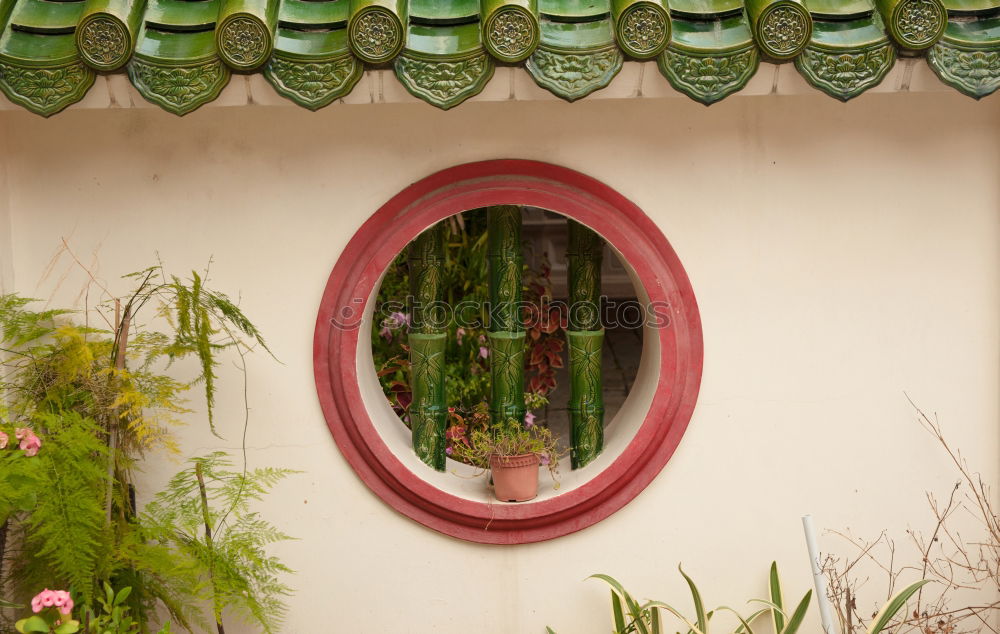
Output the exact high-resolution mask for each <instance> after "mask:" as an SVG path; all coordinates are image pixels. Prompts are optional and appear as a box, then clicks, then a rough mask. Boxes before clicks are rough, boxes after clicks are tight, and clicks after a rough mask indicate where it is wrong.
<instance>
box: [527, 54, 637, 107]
mask: <svg viewBox="0 0 1000 634" xmlns="http://www.w3.org/2000/svg"><path fill="white" fill-rule="evenodd" d="M624 61H625V56H624V55H622V52H621V50H620V49H619V48H618V47H617V46H613V47H609V48H606V49H604V50H601V51H587V52H579V53H563V52H560V51H555V50H548V49H546V48H545V47H544V46H542V47H539V49H538V50H537V51H535V53H534V55H532V56H531V57H529V58H528V63H527V64H526V65H525V67H526V68H527V69H528V72H529V73H531V76H532V77H533V78H534V80H535V83H537V84H538V85H539V86H541V87H542V88H545V89H546V90H548V91H549V92H551V93H552V94H554V95H557V96H559V97H562V98H563V99H565V100H566V101H576V100H577V99H580V98H582V97H586V96H587V95H589V94H590V93H592V92H594V91H595V90H600V89H601V88H604V87H606V86H607V85H608V84H610V83H611V80H612V79H614V78H615V75H617V74H618V71H620V70H621V69H622V63H624Z"/></svg>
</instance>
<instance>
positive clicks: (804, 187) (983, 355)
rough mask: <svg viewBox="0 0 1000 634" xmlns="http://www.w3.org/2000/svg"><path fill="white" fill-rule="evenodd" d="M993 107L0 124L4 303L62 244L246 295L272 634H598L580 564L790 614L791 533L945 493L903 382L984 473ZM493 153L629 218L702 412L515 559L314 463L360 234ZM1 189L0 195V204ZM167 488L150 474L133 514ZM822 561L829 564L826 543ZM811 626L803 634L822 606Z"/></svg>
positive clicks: (349, 109)
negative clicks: (556, 167) (608, 511)
mask: <svg viewBox="0 0 1000 634" xmlns="http://www.w3.org/2000/svg"><path fill="white" fill-rule="evenodd" d="M997 99H998V98H997V97H996V96H994V97H992V98H989V99H986V100H984V101H983V102H979V103H976V102H974V101H972V100H970V99H968V98H965V97H962V96H959V95H957V94H952V93H943V94H917V95H907V94H885V95H866V96H863V97H861V98H859V99H858V100H856V101H855V102H852V103H850V104H847V105H844V104H840V103H838V102H835V101H834V100H832V99H829V98H827V97H823V96H820V95H811V96H802V97H748V98H743V99H738V100H729V101H726V102H723V103H721V104H718V105H715V106H713V107H711V108H705V107H703V106H700V105H698V104H695V103H693V102H688V101H687V100H670V101H667V100H657V99H647V100H621V101H618V100H606V101H599V102H587V101H584V102H581V103H577V104H572V105H569V104H564V103H561V102H533V103H476V104H467V105H465V106H462V107H460V108H458V109H456V110H454V111H451V112H447V113H442V112H438V111H437V110H435V109H433V108H431V107H429V106H426V105H422V104H416V105H405V104H401V105H383V106H347V105H336V106H333V107H330V108H327V109H325V110H323V111H320V112H318V113H309V112H306V111H304V110H299V109H288V108H267V107H246V108H233V109H228V108H215V109H211V110H206V111H203V112H195V113H194V114H191V115H189V116H187V117H185V118H183V119H178V118H176V117H174V116H172V115H168V114H165V113H163V112H160V111H159V110H156V109H150V110H141V111H116V110H107V111H71V112H67V113H64V114H61V115H59V116H56V117H54V118H52V119H49V120H43V119H41V118H38V117H35V116H33V115H30V114H28V113H24V112H5V113H3V115H2V117H0V143H2V144H3V147H2V148H0V156H2V157H3V159H0V160H3V161H5V163H6V171H7V188H8V190H9V201H10V213H11V223H12V225H11V226H12V232H13V233H12V235H13V254H12V263H13V276H14V281H15V284H16V288H17V289H18V290H19V291H20V292H22V293H24V294H28V295H34V296H41V297H46V298H48V297H52V299H53V303H54V304H57V305H63V304H66V303H68V302H72V301H74V299H75V298H76V297H77V294H78V292H79V290H80V288H81V287H82V285H83V281H84V278H83V276H82V275H81V274H80V273H79V272H70V273H69V274H68V276H66V277H65V278H63V272H65V271H68V270H69V267H68V266H67V261H66V259H65V258H63V259H62V260H61V261H60V262H59V263H58V265H57V267H56V269H55V270H54V271H53V272H52V273H50V274H49V275H48V276H45V275H44V273H45V270H46V267H47V265H48V263H49V260H50V258H51V256H52V255H53V253H54V252H55V251H56V250H57V248H58V246H59V244H60V238H61V237H66V238H67V239H68V240H69V241H70V244H71V245H72V246H73V248H74V250H75V251H76V252H77V254H78V255H79V256H80V258H81V259H82V260H84V261H85V262H87V263H88V264H90V263H93V266H94V267H95V268H96V269H97V271H98V274H99V276H100V277H101V278H102V279H103V280H104V281H106V283H107V284H108V285H110V286H111V287H112V289H113V290H115V292H124V290H125V288H126V285H125V284H123V282H121V281H120V280H118V279H117V278H118V276H119V275H120V274H123V273H127V272H130V271H134V270H137V269H140V268H143V267H145V266H146V265H148V264H149V263H150V262H151V261H153V259H154V256H155V254H157V253H158V254H159V256H160V257H161V258H162V259H163V261H164V262H165V264H166V265H167V267H168V269H169V270H171V271H174V272H179V273H183V272H184V271H186V270H190V269H192V268H198V269H201V268H203V267H204V265H205V264H206V262H207V260H208V258H209V257H212V258H214V264H213V266H212V277H213V279H214V284H215V286H216V287H217V288H220V289H223V290H226V291H228V292H230V293H231V294H232V295H236V294H240V295H242V306H243V308H244V309H245V311H246V312H247V314H248V315H250V316H251V318H252V319H253V320H254V321H255V322H256V323H257V325H258V326H260V327H261V329H262V330H263V331H264V333H265V335H266V336H267V338H268V341H269V343H270V344H271V346H272V348H273V350H274V351H275V353H276V354H277V356H278V357H279V358H280V360H281V362H282V363H281V364H279V363H276V362H274V361H272V360H270V359H268V358H266V357H264V356H260V355H258V356H257V358H254V359H253V360H252V365H251V367H250V375H249V381H250V385H249V388H250V390H249V393H250V406H251V408H252V410H251V422H250V432H249V438H248V444H249V446H250V459H251V461H252V464H254V465H280V466H285V467H293V468H297V469H301V470H302V471H304V473H303V474H302V475H299V476H296V477H294V478H291V479H290V480H288V481H287V482H286V483H285V484H284V485H282V486H281V487H280V489H278V490H277V491H276V493H275V494H274V495H273V496H272V497H271V498H270V500H269V502H268V504H267V506H266V507H265V508H264V509H263V510H264V512H265V513H266V515H267V516H268V517H269V518H270V519H271V520H272V521H273V522H274V523H276V524H277V525H279V526H280V527H281V528H283V529H284V530H286V531H287V532H289V533H291V534H293V535H295V536H297V537H298V538H299V541H296V542H290V543H287V544H283V545H282V546H281V547H280V549H279V552H280V555H281V556H282V557H283V558H284V559H285V561H286V562H287V563H288V564H289V565H290V566H292V567H293V568H295V569H296V570H297V571H298V574H297V575H295V576H293V577H291V578H290V583H291V585H293V586H294V587H295V588H296V594H295V596H294V597H293V598H291V599H290V606H291V616H290V618H289V620H288V624H287V627H286V628H285V630H284V631H285V632H289V633H302V634H305V633H310V634H312V633H316V632H352V633H381V632H393V633H394V634H402V633H406V632H412V633H424V632H440V633H454V634H458V633H468V632H480V633H484V634H501V633H503V634H506V633H521V632H524V633H532V634H534V633H540V632H542V631H543V629H544V626H545V625H547V624H548V625H552V626H553V627H554V628H555V629H556V630H557V631H559V632H560V633H561V634H567V633H568V634H597V633H600V632H606V631H608V629H609V623H610V620H609V619H610V616H609V608H608V602H607V592H606V590H605V588H604V587H602V586H601V585H600V584H599V583H598V582H595V581H587V582H585V581H584V579H585V578H586V577H587V576H588V575H589V574H591V573H595V572H605V573H609V574H612V575H614V576H616V577H618V578H619V579H621V580H622V581H623V582H624V583H625V584H626V586H627V587H629V588H630V589H632V590H633V591H634V592H635V593H636V594H637V595H640V596H642V597H651V598H658V599H662V600H667V601H668V602H670V603H675V604H676V603H679V604H682V605H685V606H686V605H689V600H688V598H687V596H686V594H685V591H684V589H683V586H682V582H681V580H680V578H679V576H678V575H677V573H676V565H677V563H678V562H683V563H684V565H685V569H686V570H687V571H688V572H689V573H690V574H692V576H694V577H695V579H696V580H698V581H699V582H700V584H701V586H702V589H703V592H704V593H705V594H706V596H707V600H708V602H709V603H711V604H717V603H729V604H742V602H743V601H744V600H745V599H748V598H750V597H751V596H762V595H764V593H765V575H766V569H767V566H768V565H769V564H770V562H771V560H772V559H776V560H778V562H779V565H780V566H781V567H782V569H783V576H784V578H785V584H786V586H787V587H788V593H789V594H795V595H797V596H798V595H801V593H802V592H804V591H805V590H806V589H807V587H809V584H810V583H811V581H810V575H809V571H808V560H807V555H806V553H805V548H804V543H803V539H802V536H801V529H800V524H799V517H800V516H801V515H802V514H805V513H813V514H814V516H815V518H816V522H817V524H818V525H819V527H821V528H827V529H840V530H843V529H848V528H849V529H850V530H852V531H854V532H856V533H858V534H860V535H866V536H870V535H875V534H877V533H878V532H879V531H881V530H882V529H883V528H885V529H889V530H890V531H891V532H892V533H894V534H895V535H897V536H898V537H899V541H900V556H902V553H904V552H905V553H910V552H911V551H908V550H906V548H907V546H906V544H905V543H904V542H905V535H904V533H903V531H904V530H905V529H906V528H908V527H913V528H915V529H923V528H925V527H930V523H931V516H930V511H929V509H928V508H927V503H926V500H925V498H924V492H925V491H935V492H937V493H938V494H939V495H943V494H944V493H945V492H947V491H948V489H949V488H950V485H951V483H952V482H953V481H954V479H955V473H954V471H953V470H952V469H951V467H950V466H949V464H948V462H947V460H946V457H945V456H944V454H943V453H942V451H941V450H940V449H939V447H937V446H936V445H935V443H934V441H933V439H931V438H930V437H929V436H928V435H927V434H926V433H924V432H923V431H922V430H921V429H920V427H919V426H918V424H917V423H916V421H915V416H914V413H913V411H912V410H911V409H910V407H909V405H908V404H907V401H906V399H905V398H904V394H903V393H904V391H905V392H906V393H908V394H909V395H910V396H911V397H912V398H913V399H914V400H915V401H916V402H917V403H918V404H920V405H921V406H922V407H924V408H926V409H928V410H931V411H936V412H937V413H938V415H939V416H940V419H941V422H942V424H943V425H944V427H945V430H946V432H947V434H948V436H949V437H950V438H951V439H952V440H953V441H954V442H955V444H956V445H958V446H960V447H961V448H962V450H963V452H964V454H965V456H966V457H967V458H968V460H969V462H970V463H971V464H972V465H974V466H975V467H976V468H978V469H979V470H982V471H983V473H984V475H985V477H986V478H987V479H988V481H990V482H993V483H996V482H997V457H998V449H1000V442H998V441H1000V438H998V425H997V421H998V414H1000V412H998V405H1000V402H998V392H997V387H998V384H1000V354H998V353H1000V339H998V337H1000V327H998V326H1000V178H998V175H1000V108H997V105H998V103H1000V102H998V101H997ZM503 157H517V158H530V159H537V160H542V161H548V162H552V163H557V164H561V165H565V166H567V167H571V168H574V169H577V170H580V171H582V172H585V173H587V174H589V175H591V176H594V177H596V178H599V179H601V180H603V181H604V182H606V183H607V184H608V185H610V186H611V187H614V188H616V189H617V190H618V191H620V192H621V193H623V194H624V195H625V196H627V197H629V198H630V199H631V200H633V201H634V202H635V203H637V204H638V205H639V206H640V207H641V208H643V209H644V210H645V211H646V213H648V214H649V215H650V216H651V217H652V218H654V219H655V220H656V222H657V223H658V224H659V226H660V227H661V228H662V230H663V232H664V233H665V234H666V236H667V238H668V239H669V240H670V242H671V243H672V244H673V246H674V248H675V249H676V251H677V253H678V254H679V256H680V258H681V260H682V262H683V263H684V265H685V266H686V268H687V271H688V274H689V275H690V277H691V281H692V284H693V286H694V289H695V293H696V294H697V297H698V301H699V303H700V306H701V315H702V320H703V323H704V333H705V372H704V379H703V384H702V391H701V398H700V401H699V403H698V406H697V409H696V411H695V415H694V418H693V419H692V421H691V425H690V427H689V429H688V432H687V434H686V436H685V438H684V440H683V442H682V443H681V445H680V447H679V449H678V451H677V453H676V454H675V456H674V458H673V459H672V460H671V462H670V463H669V464H668V465H667V467H666V468H665V469H664V471H663V472H662V473H661V474H660V476H659V477H658V478H657V479H656V480H655V481H654V482H653V483H652V484H651V485H650V486H649V487H648V488H647V489H646V490H645V491H644V492H643V493H642V494H641V495H640V496H639V497H638V498H637V499H636V500H635V501H633V502H632V503H631V504H629V505H628V506H627V507H626V508H624V509H623V510H622V511H620V512H618V513H617V514H615V515H614V516H612V517H611V518H609V519H607V520H605V521H604V522H601V523H600V524H597V525H595V526H593V527H591V528H589V529H586V530H584V531H582V532H580V533H577V534H574V535H570V536H568V537H564V538H561V539H558V540H556V541H553V542H549V543H542V544H533V545H526V546H517V547H496V546H483V545H476V544H469V543H465V542H461V541H457V540H454V539H451V538H447V537H443V536H441V535H439V534H437V533H434V532H432V531H430V530H429V529H426V528H424V527H423V526H420V525H419V524H416V523H414V522H412V521H410V520H408V519H406V518H404V517H402V516H400V515H398V514H396V513H395V512H394V511H392V510H391V509H390V508H389V507H387V506H386V505H384V504H383V503H382V502H381V501H380V500H379V499H378V498H377V497H376V496H375V495H374V494H372V493H371V492H370V491H369V490H368V489H367V488H366V487H365V486H364V485H363V484H362V483H361V482H360V480H358V478H357V477H356V476H355V475H354V473H353V471H352V470H351V469H350V467H349V466H348V465H347V463H346V461H345V460H344V459H343V458H342V457H341V454H340V452H339V451H338V449H337V447H336V446H335V445H334V443H333V440H332V438H331V437H330V434H329V432H328V431H327V428H326V425H325V422H324V420H323V416H322V414H321V412H320V408H319V404H318V402H317V398H316V393H315V389H314V384H313V376H312V359H311V353H312V336H313V325H314V319H315V315H316V310H317V305H318V302H319V299H320V296H321V293H322V291H323V288H324V285H325V283H326V279H327V276H328V275H329V273H330V271H331V269H332V267H333V265H334V263H335V262H336V261H337V258H338V256H339V253H340V251H341V249H342V248H343V246H344V245H345V244H346V242H347V241H348V239H349V238H350V236H351V234H352V233H353V231H354V230H355V229H356V228H357V227H358V226H360V224H361V223H362V222H363V221H364V220H365V219H366V218H367V217H368V216H369V215H370V214H371V213H372V212H373V211H374V210H375V209H377V208H378V207H379V206H380V205H381V204H382V203H383V202H385V201H386V200H387V199H388V198H389V197H390V196H392V195H393V194H395V193H396V192H398V191H399V190H400V189H402V188H403V187H405V186H406V185H408V184H409V183H411V182H413V181H415V180H418V179H420V178H422V177H423V176H425V175H427V174H430V173H431V172H433V171H436V170H438V169H442V168H445V167H448V166H451V165H455V164H459V163H463V162H467V161H473V160H481V159H489V158H503ZM3 198H4V197H3V180H2V179H0V212H2V210H3ZM2 217H3V214H2V213H0V220H2ZM0 225H2V222H0ZM0 237H2V231H0ZM43 278H44V279H43ZM224 374H225V375H224V376H223V378H222V380H221V381H220V385H221V390H220V394H219V413H220V416H219V419H220V421H221V425H220V430H221V432H222V434H223V435H224V436H225V437H226V438H227V439H228V440H227V441H226V442H222V441H219V440H217V439H215V438H213V437H212V436H210V435H209V434H208V433H207V431H206V429H205V427H206V426H205V425H203V424H202V422H201V419H200V418H198V417H192V425H191V426H189V427H187V428H184V429H181V430H180V431H179V435H180V437H181V439H182V444H183V449H184V452H185V453H186V454H188V455H191V454H198V453H204V452H206V451H208V450H210V449H214V448H218V447H225V448H228V449H236V448H238V445H239V431H240V429H241V425H242V410H241V401H240V399H241V394H242V390H241V385H240V382H239V377H238V376H237V375H236V373H235V372H233V371H232V370H231V369H229V368H227V369H226V371H225V373H224ZM195 403H196V404H197V403H198V401H197V400H195ZM175 468H176V464H175V463H172V462H170V461H169V460H167V459H164V458H162V457H158V456H154V457H151V458H150V460H149V461H148V462H147V464H146V474H147V482H148V486H147V488H146V493H147V494H148V492H149V491H152V490H155V489H156V488H157V487H158V486H160V484H162V483H163V482H164V481H165V480H166V478H167V477H168V476H169V474H170V473H172V472H173V470H175ZM821 547H822V548H824V550H830V551H836V552H841V553H844V554H847V553H849V552H850V550H849V548H848V547H847V546H846V544H845V543H844V542H843V541H842V540H839V539H838V538H836V537H833V536H830V535H824V536H822V537H821ZM874 599H875V598H874V597H872V601H874ZM321 619H322V620H321ZM227 630H228V631H230V632H235V633H240V632H251V631H254V630H253V629H252V628H243V629H241V628H240V627H239V626H237V625H235V624H229V625H228V626H227ZM671 631H673V630H671ZM805 631H806V633H807V634H812V633H814V632H818V631H819V626H818V620H817V616H816V611H815V609H814V610H813V611H812V613H811V620H810V621H809V623H808V624H807V629H806V630H805Z"/></svg>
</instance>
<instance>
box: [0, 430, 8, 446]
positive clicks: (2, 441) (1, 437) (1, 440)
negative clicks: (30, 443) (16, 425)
mask: <svg viewBox="0 0 1000 634" xmlns="http://www.w3.org/2000/svg"><path fill="white" fill-rule="evenodd" d="M9 441H10V436H8V435H7V434H5V433H3V432H2V431H0V449H6V448H7V443H8V442H9Z"/></svg>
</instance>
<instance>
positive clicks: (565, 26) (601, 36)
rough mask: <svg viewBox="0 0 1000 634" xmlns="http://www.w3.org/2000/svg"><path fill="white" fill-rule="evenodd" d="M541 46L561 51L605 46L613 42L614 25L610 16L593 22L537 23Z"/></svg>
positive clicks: (546, 21) (542, 21)
mask: <svg viewBox="0 0 1000 634" xmlns="http://www.w3.org/2000/svg"><path fill="white" fill-rule="evenodd" d="M539 27H540V30H541V37H542V46H545V47H546V48H550V49H558V50H563V51H587V50H593V49H597V48H603V47H607V46H608V45H610V44H612V43H614V41H615V36H614V26H613V25H612V23H611V18H610V17H609V18H605V19H602V20H597V21H593V22H552V21H551V20H541V22H540V23H539Z"/></svg>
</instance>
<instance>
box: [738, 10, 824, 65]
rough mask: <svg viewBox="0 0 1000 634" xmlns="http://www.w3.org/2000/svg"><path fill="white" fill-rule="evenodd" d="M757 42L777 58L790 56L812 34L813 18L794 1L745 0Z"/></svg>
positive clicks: (771, 55) (802, 45)
mask: <svg viewBox="0 0 1000 634" xmlns="http://www.w3.org/2000/svg"><path fill="white" fill-rule="evenodd" d="M746 5H747V9H748V13H749V15H750V19H751V24H752V26H753V36H754V39H755V40H756V41H757V45H758V46H759V47H760V48H761V50H762V51H763V52H764V53H765V54H766V55H768V56H770V57H773V58H774V59H779V60H784V59H791V58H793V57H795V56H796V55H798V54H799V53H801V52H802V49H804V48H805V46H806V44H808V43H809V38H810V37H812V17H811V16H810V15H809V12H808V11H806V9H805V7H804V6H803V5H802V4H801V3H800V2H797V1H795V0H751V1H748V2H747V3H746Z"/></svg>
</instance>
